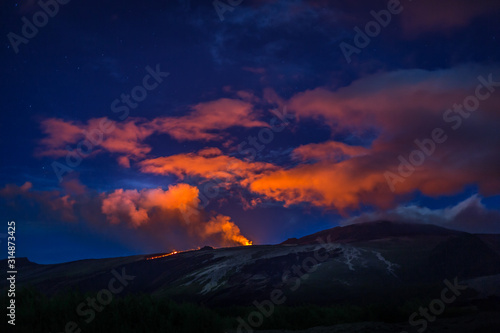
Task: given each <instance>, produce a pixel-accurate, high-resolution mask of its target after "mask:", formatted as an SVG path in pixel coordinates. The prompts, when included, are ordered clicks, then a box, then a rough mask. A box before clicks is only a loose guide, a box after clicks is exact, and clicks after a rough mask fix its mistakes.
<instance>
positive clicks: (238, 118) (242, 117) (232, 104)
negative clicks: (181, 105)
mask: <svg viewBox="0 0 500 333" xmlns="http://www.w3.org/2000/svg"><path fill="white" fill-rule="evenodd" d="M257 116H258V115H257V114H256V113H255V112H253V105H252V104H250V103H248V102H244V101H241V100H237V99H228V98H221V99H218V100H215V101H210V102H204V103H199V104H196V105H194V106H193V107H192V112H191V113H189V114H188V115H186V116H182V117H163V118H157V119H155V120H154V121H153V123H154V126H155V128H156V129H157V130H158V131H159V132H163V133H168V134H169V135H170V136H172V137H173V138H174V139H176V140H178V141H186V140H206V141H208V140H219V139H221V138H223V133H220V131H222V130H225V129H228V128H231V127H237V126H238V127H247V128H250V127H263V126H268V124H266V123H265V122H263V121H259V120H257Z"/></svg>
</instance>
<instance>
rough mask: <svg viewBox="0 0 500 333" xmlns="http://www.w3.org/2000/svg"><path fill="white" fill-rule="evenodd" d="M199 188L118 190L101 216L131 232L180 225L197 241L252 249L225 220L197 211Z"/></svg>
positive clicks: (105, 198) (105, 199) (104, 205)
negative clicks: (121, 223) (151, 226)
mask: <svg viewBox="0 0 500 333" xmlns="http://www.w3.org/2000/svg"><path fill="white" fill-rule="evenodd" d="M198 195H199V190H198V188H196V187H194V186H191V185H188V184H177V185H171V186H169V188H168V190H166V191H164V190H162V189H161V188H157V189H144V190H141V191H137V190H123V189H117V190H115V191H114V192H113V193H110V194H108V195H104V196H103V200H102V207H101V209H102V212H103V213H104V214H105V215H106V217H107V219H108V221H109V222H110V223H112V224H119V223H120V222H125V223H128V224H129V225H131V226H132V227H134V228H140V227H142V226H144V225H147V224H159V223H161V224H162V225H169V226H175V225H181V226H182V228H184V229H186V230H187V231H188V232H189V233H190V234H191V235H193V236H195V237H197V238H199V239H200V240H203V241H205V240H212V241H214V242H216V244H217V245H219V246H232V245H251V242H250V241H249V240H248V239H247V238H246V237H244V236H243V235H241V231H240V229H239V228H238V226H237V225H236V224H234V223H233V222H231V221H230V218H229V217H228V216H224V215H217V216H214V217H212V218H209V219H208V221H207V220H206V218H207V214H206V213H205V212H203V211H202V210H201V209H200V208H199V207H198V205H199V203H200V200H199V198H198Z"/></svg>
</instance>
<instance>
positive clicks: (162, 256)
mask: <svg viewBox="0 0 500 333" xmlns="http://www.w3.org/2000/svg"><path fill="white" fill-rule="evenodd" d="M243 246H252V242H251V241H247V242H245V244H243ZM199 249H200V248H197V249H191V250H186V251H172V252H170V253H167V254H162V255H160V256H154V257H149V258H146V260H153V259H159V258H164V257H168V256H172V255H174V254H178V253H184V252H189V251H196V250H199Z"/></svg>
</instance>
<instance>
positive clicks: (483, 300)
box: [1, 222, 500, 332]
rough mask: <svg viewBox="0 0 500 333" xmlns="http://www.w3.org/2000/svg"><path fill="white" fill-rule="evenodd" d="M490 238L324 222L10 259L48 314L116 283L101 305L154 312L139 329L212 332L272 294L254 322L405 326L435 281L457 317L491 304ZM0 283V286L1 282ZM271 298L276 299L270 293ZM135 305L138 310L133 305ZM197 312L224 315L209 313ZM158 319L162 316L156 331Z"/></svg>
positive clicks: (498, 259)
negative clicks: (307, 228) (243, 240)
mask: <svg viewBox="0 0 500 333" xmlns="http://www.w3.org/2000/svg"><path fill="white" fill-rule="evenodd" d="M499 242H500V237H498V235H473V234H468V233H464V232H458V231H453V230H448V229H444V228H439V227H436V226H429V225H419V224H403V223H393V222H374V223H367V224H360V225H353V226H347V227H338V228H333V229H330V230H325V231H322V232H319V233H317V234H314V235H310V236H306V237H303V238H300V239H289V240H287V241H286V242H284V243H282V244H279V245H260V246H249V247H234V248H221V249H212V248H209V247H207V248H204V249H201V250H196V251H186V252H181V253H177V254H173V255H169V256H165V257H160V258H157V259H153V260H148V259H149V258H151V257H152V256H158V254H157V255H151V256H142V255H139V256H131V257H123V258H110V259H97V260H81V261H75V262H69V263H63V264H55V265H39V264H36V263H32V262H30V261H29V260H27V259H24V260H20V259H18V275H17V278H18V279H17V288H18V289H21V288H23V287H30V288H31V289H30V291H29V292H28V294H23V297H25V302H28V303H29V302H35V301H34V300H35V299H39V296H40V294H39V293H41V294H42V295H45V296H42V297H46V298H45V303H44V302H41V301H37V302H39V303H38V306H41V305H40V304H45V305H44V306H45V307H47V306H48V308H45V310H44V311H47V313H51V311H53V308H57V304H60V303H65V302H69V303H68V305H67V306H65V307H64V308H65V309H66V310H67V309H69V311H70V313H73V316H74V312H75V310H74V309H75V308H76V307H77V306H78V304H79V302H81V300H82V299H83V300H85V299H86V297H87V296H84V294H85V295H94V296H95V295H97V294H98V292H99V291H100V290H103V289H107V290H109V288H110V286H111V287H113V288H116V287H117V286H118V282H120V281H121V280H124V281H125V282H124V283H123V285H124V286H123V288H120V292H119V293H117V294H115V295H114V296H115V297H116V298H117V299H118V300H117V301H113V302H112V303H111V305H109V306H108V310H106V311H108V313H111V312H113V311H116V312H117V313H120V314H124V313H126V315H125V317H126V318H124V319H125V321H124V322H127V320H128V319H131V318H133V317H134V316H135V315H134V314H133V313H144V314H143V315H144V316H152V317H151V318H150V320H151V322H150V324H151V323H156V321H158V320H160V319H161V320H160V321H159V322H158V323H156V324H158V325H157V326H147V328H148V329H149V330H151V329H156V328H158V327H168V328H169V329H172V328H175V327H177V326H175V325H174V326H171V325H173V323H180V322H182V321H183V320H184V321H186V320H187V321H189V322H193V323H195V322H196V320H195V319H189V318H192V317H196V316H202V317H205V318H211V319H210V320H209V319H207V322H210V325H215V324H217V325H218V326H217V325H215V326H213V327H212V328H213V329H214V331H217V330H218V329H217V328H216V327H219V328H220V327H221V325H222V326H224V325H225V326H226V327H232V326H234V325H236V324H237V322H236V319H235V318H236V317H237V316H242V317H245V316H246V314H248V313H251V311H253V310H255V309H256V308H255V304H264V303H266V302H269V301H270V300H272V301H273V302H275V303H276V304H275V305H276V311H274V312H273V315H272V316H270V317H269V318H267V319H266V321H265V323H263V324H262V325H259V327H260V328H265V327H268V328H280V329H282V328H283V329H287V328H291V329H300V328H307V327H313V326H318V325H330V324H332V323H342V322H344V323H345V322H350V321H365V320H369V321H371V322H377V321H384V322H388V321H396V322H397V321H403V323H402V324H401V325H403V326H404V325H406V324H407V322H406V324H405V322H404V320H405V318H406V317H407V316H408V315H410V314H411V313H412V312H414V311H416V310H418V309H419V307H420V306H424V305H426V304H429V302H430V301H431V300H432V299H434V298H436V297H440V295H441V291H442V290H443V288H445V287H446V283H445V282H444V281H445V280H447V281H449V283H452V284H460V285H462V286H466V287H465V290H463V291H461V293H460V297H457V299H456V300H455V301H454V302H453V307H458V308H459V309H467V310H465V314H466V315H468V316H482V315H483V313H484V311H487V310H488V311H498V309H496V308H495V307H496V306H498V298H496V297H498V296H499V295H500V253H499V251H500V244H499ZM2 264H5V263H2ZM120 277H121V278H120ZM111 281H114V282H113V283H114V284H111V285H110V283H111ZM1 283H2V284H1V287H2V288H5V287H6V283H5V280H4V281H2V282H1ZM30 293H33V295H38V296H36V297H35V296H33V297H31V296H29V295H31V294H30ZM276 293H278V294H279V295H280V296H279V297H275V296H276V295H277V294H276ZM68 295H73V296H72V297H73V298H71V297H69V296H68ZM137 295H143V296H137ZM273 295H274V296H273ZM68 297H69V298H68ZM137 297H138V298H137ZM51 300H52V303H51ZM53 300H56V301H53ZM167 300H168V301H167ZM170 300H173V301H175V302H177V303H175V304H179V303H180V302H190V303H192V304H193V306H194V307H193V308H191V307H189V306H188V308H182V306H180V308H179V306H177V305H175V304H174V303H171V301H170ZM136 303H139V304H140V306H137V307H136V306H135V305H133V304H136ZM278 303H280V306H277V304H278ZM47 304H48V305H47ZM141 304H142V305H141ZM194 304H197V305H194ZM266 304H268V303H266ZM199 306H201V308H198V307H199ZM227 306H231V307H230V308H228V307H227ZM234 306H238V308H234ZM273 306H274V305H273ZM450 306H451V305H450ZM33 307H34V308H36V305H33ZM205 307H209V308H212V309H223V310H221V311H219V310H217V311H216V312H210V311H212V310H207V308H205ZM145 308H146V309H145ZM181 308H182V310H179V309H181ZM131 309H132V310H131ZM162 309H163V310H162ZM224 309H225V310H224ZM228 309H233V310H228ZM66 310H64V311H66ZM127 311H128V312H127ZM130 311H132V312H131V313H129V312H130ZM134 311H135V312H134ZM186 311H187V312H186ZM214 311H215V310H214ZM259 311H260V310H259ZM448 311H451V312H452V313H453V311H455V310H449V309H447V312H448ZM460 311H462V310H460ZM460 311H459V314H461V315H462V314H464V313H462V312H460ZM148 313H149V314H150V315H148ZM165 313H168V314H169V315H168V316H167V315H166V314H165ZM175 313H177V315H175ZM153 314H154V315H153ZM28 315H29V314H28ZM165 316H167V317H165ZM169 316H174V317H172V318H171V317H169ZM175 316H180V317H179V318H181V319H182V318H183V319H182V320H181V319H179V318H178V319H175V318H177V317H175ZM68 317H71V315H68ZM444 317H446V315H444ZM444 317H443V318H444ZM497 317H498V316H497ZM165 318H167V319H165ZM168 318H170V319H168ZM228 318H229V319H228ZM231 318H232V319H231ZM474 318H476V319H477V318H479V317H474ZM476 319H470V321H473V322H475V321H476ZM105 320H112V319H109V318H108V317H103V316H101V317H99V318H98V319H97V320H96V321H95V322H93V325H97V324H96V323H99V322H100V321H105ZM162 320H167V323H166V324H165V325H166V326H165V325H164V324H162V323H163V322H162ZM172 320H173V321H172ZM176 320H177V321H176ZM179 320H180V321H179ZM193 320H194V321H193ZM214 321H215V322H216V323H215V322H214ZM224 323H225V324H224ZM228 323H229V324H228ZM142 324H143V325H146V324H147V323H146V322H142ZM156 324H155V325H156ZM148 325H149V324H148ZM151 325H152V324H151ZM162 325H164V326H162ZM169 325H170V326H169ZM228 325H229V326H228ZM359 325H361V324H359ZM363 325H364V324H363ZM366 325H375V326H377V325H379V324H376V323H375V324H374V323H370V324H366ZM391 325H392V324H391ZM394 325H395V324H394ZM450 325H451V324H450ZM493 325H496V324H493ZM379 326H380V325H379ZM458 326H460V324H458ZM490 326H491V325H490ZM51 327H52V326H51ZM89 327H90V326H89ZM128 327H129V328H130V325H129V326H128ZM143 327H146V326H143ZM391 327H392V326H391ZM394 327H395V326H394ZM394 327H393V328H394ZM434 327H438V326H434ZM464 327H465V326H464ZM351 328H352V330H353V331H355V330H354V329H355V327H351ZM95 329H96V331H99V329H100V328H99V326H98V325H97V326H96V328H95ZM252 329H253V328H252ZM391 329H392V328H391ZM176 330H177V329H174V331H176ZM206 330H207V331H212V330H211V329H208V328H207V329H206ZM87 331H89V328H87ZM90 331H92V330H90ZM122 331H123V329H122ZM136 331H141V329H140V328H138V329H137V330H136ZM177 331H182V330H177ZM332 331H334V330H333V329H332ZM340 331H341V330H340ZM340 331H339V332H340ZM365 331H367V332H369V331H370V330H368V329H366V330H365ZM389 331H390V330H389ZM318 332H319V331H318ZM374 332H375V331H374ZM472 332H473V331H472ZM478 332H479V331H478Z"/></svg>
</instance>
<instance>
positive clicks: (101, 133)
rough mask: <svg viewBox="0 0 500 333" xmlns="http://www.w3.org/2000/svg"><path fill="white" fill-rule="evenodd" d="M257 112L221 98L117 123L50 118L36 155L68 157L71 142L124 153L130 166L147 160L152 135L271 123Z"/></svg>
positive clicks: (204, 136) (86, 150)
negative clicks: (173, 113)
mask: <svg viewBox="0 0 500 333" xmlns="http://www.w3.org/2000/svg"><path fill="white" fill-rule="evenodd" d="M243 97H245V98H248V96H247V95H244V96H243ZM257 117H258V113H256V112H254V110H253V105H252V104H251V103H249V102H245V101H242V100H238V99H228V98H221V99H218V100H215V101H210V102H204V103H199V104H196V105H194V106H192V111H191V113H189V114H187V115H185V116H181V117H159V118H155V119H153V120H150V121H148V120H144V119H139V118H128V119H126V120H124V121H121V122H117V121H113V120H109V119H107V118H106V117H104V118H92V119H90V120H88V121H87V123H86V124H84V123H79V122H74V121H65V120H62V119H57V118H50V119H45V120H43V121H42V122H41V129H42V132H43V133H44V134H45V135H46V137H44V138H43V139H41V140H40V141H39V147H38V148H37V150H36V151H35V155H36V156H38V157H44V156H49V157H56V158H59V157H65V156H67V155H68V152H69V151H68V149H67V147H70V148H71V149H72V150H74V151H75V152H76V153H78V154H79V155H80V156H83V157H86V156H89V155H95V154H97V153H100V152H103V151H107V152H109V153H112V154H117V155H119V156H118V157H117V158H118V163H119V164H120V165H122V166H124V167H130V161H131V160H140V159H143V158H145V157H146V155H147V154H149V153H150V152H151V147H150V146H149V145H147V144H145V143H144V141H145V140H146V139H147V138H148V137H150V136H151V135H154V134H160V133H166V134H168V135H170V136H172V137H173V138H174V139H176V140H178V141H186V140H205V141H207V140H219V139H222V138H223V137H224V136H225V133H223V132H222V131H223V130H226V129H228V128H231V127H246V128H251V127H262V126H268V124H266V123H265V122H262V121H259V120H257ZM74 145H76V147H75V146H74Z"/></svg>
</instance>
